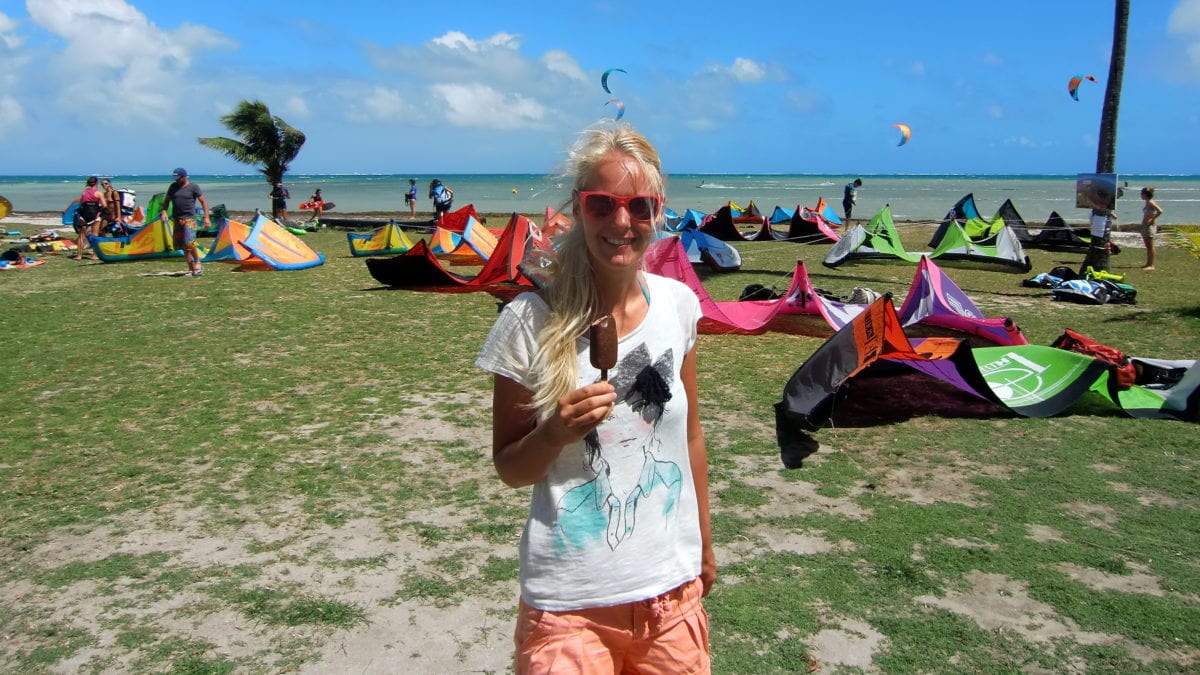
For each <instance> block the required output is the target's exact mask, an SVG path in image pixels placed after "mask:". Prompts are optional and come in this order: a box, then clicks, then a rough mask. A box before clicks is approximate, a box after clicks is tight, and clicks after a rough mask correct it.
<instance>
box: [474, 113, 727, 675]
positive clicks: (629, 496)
mask: <svg viewBox="0 0 1200 675" xmlns="http://www.w3.org/2000/svg"><path fill="white" fill-rule="evenodd" d="M569 165H570V171H569V173H570V174H572V175H574V187H575V189H574V190H573V192H572V196H571V201H570V206H571V210H572V213H573V215H574V221H575V223H577V225H575V226H574V227H573V228H572V229H570V230H569V231H568V232H566V233H565V234H563V235H562V239H563V241H562V242H561V245H560V247H559V250H558V254H557V258H556V261H555V263H554V264H553V266H552V269H551V280H550V282H549V283H548V284H547V286H546V288H544V289H543V290H541V291H539V292H537V293H524V294H522V295H520V296H518V297H517V298H516V299H515V300H514V301H513V302H512V303H510V304H509V305H508V306H506V307H505V308H504V310H503V311H502V312H501V314H500V317H499V318H498V319H497V320H496V324H495V326H493V328H492V331H491V333H490V334H489V335H488V338H487V341H486V343H485V344H484V346H483V349H482V351H481V352H480V355H479V358H478V360H477V362H476V363H477V365H478V366H480V367H481V368H483V369H484V370H487V371H488V372H491V373H492V374H493V411H492V423H493V434H492V439H493V447H492V453H493V454H492V457H493V462H494V464H495V467H496V472H497V473H498V474H499V476H500V479H501V480H503V481H504V482H505V483H506V484H508V485H509V486H512V487H523V486H527V485H532V486H533V495H532V499H531V502H530V513H529V518H528V520H527V521H526V523H525V530H524V533H523V534H522V537H521V544H520V580H521V601H520V612H519V616H518V619H517V627H516V631H515V635H514V640H515V643H516V648H517V649H516V664H515V665H516V671H517V672H518V673H529V672H548V671H550V670H551V669H553V670H554V672H577V671H583V670H587V671H588V672H590V671H591V669H593V668H594V669H596V670H597V671H599V672H605V671H607V672H622V671H639V672H640V671H645V672H689V673H694V672H695V673H700V672H708V670H709V655H708V616H707V614H706V613H705V611H704V607H703V605H702V604H701V602H700V600H701V597H703V596H704V595H705V594H707V593H708V590H709V589H710V588H711V587H712V583H713V581H714V580H715V578H716V562H715V559H714V556H713V549H712V537H711V533H710V527H709V510H708V464H707V453H706V449H705V443H704V434H703V432H702V431H701V428H700V415H699V410H698V407H697V396H696V322H697V321H698V320H699V318H700V305H699V302H698V300H697V299H696V296H695V294H693V293H692V291H691V290H689V289H688V288H687V287H686V286H685V285H683V284H681V283H679V282H677V281H674V280H670V279H666V278H663V277H659V276H656V275H652V274H648V273H646V272H644V271H643V270H642V258H643V256H644V254H645V252H646V249H647V248H648V247H649V246H650V244H651V243H652V242H653V241H654V238H655V228H656V224H657V223H659V222H660V221H661V219H662V214H663V204H664V180H663V176H662V172H661V168H660V163H659V158H658V153H657V151H656V150H655V149H654V147H653V146H652V145H651V144H650V143H649V142H648V141H647V140H646V139H645V138H644V137H643V136H642V135H641V134H639V133H637V132H636V131H634V130H633V129H632V128H631V127H629V126H627V125H618V126H609V127H604V128H596V129H591V130H588V131H586V132H584V134H583V135H582V136H581V138H580V140H579V141H578V143H577V144H576V146H575V147H574V148H573V150H572V152H571V155H570V158H569ZM604 315H611V316H612V317H613V320H614V321H615V325H616V334H617V338H618V341H617V363H616V366H615V367H613V368H612V369H611V371H610V372H609V377H608V379H607V381H605V380H602V379H601V377H600V374H601V373H600V371H598V370H597V369H596V368H595V367H593V366H592V362H591V360H590V359H589V347H590V345H589V341H588V338H587V335H588V332H589V331H588V329H589V326H590V325H591V324H592V322H593V321H594V320H596V319H597V318H599V317H601V316H604Z"/></svg>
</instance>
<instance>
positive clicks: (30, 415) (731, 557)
mask: <svg viewBox="0 0 1200 675" xmlns="http://www.w3.org/2000/svg"><path fill="white" fill-rule="evenodd" d="M902 234H903V236H904V238H905V240H906V242H905V243H906V244H907V245H909V248H912V249H913V250H922V249H921V242H923V241H925V240H927V239H928V231H927V230H926V231H919V230H914V229H911V228H904V229H902ZM307 240H308V241H309V242H310V243H312V245H313V246H314V247H315V248H316V249H317V250H320V251H322V252H324V253H325V254H326V255H327V257H328V262H327V263H326V264H325V265H324V266H322V267H319V268H316V269H313V270H308V271H302V272H291V273H283V272H278V273H235V272H233V271H232V270H231V268H230V267H227V266H223V265H216V264H214V265H209V266H207V268H206V272H205V275H204V276H203V277H202V278H199V279H191V278H172V277H162V276H142V275H145V274H152V273H155V272H162V271H166V270H177V269H182V266H183V263H182V262H181V261H178V260H170V261H154V260H151V261H142V262H131V263H122V264H112V265H105V264H100V263H91V264H88V263H83V264H81V263H75V262H72V261H68V260H65V259H59V258H52V259H51V260H50V262H49V264H47V265H44V266H42V267H40V268H37V269H33V270H29V271H25V272H8V273H4V274H0V298H2V300H3V306H4V307H5V316H6V319H5V321H4V332H5V341H4V348H5V355H6V357H7V358H6V361H7V364H8V366H9V367H7V368H4V369H0V406H2V407H3V409H4V410H5V412H6V414H5V415H3V416H0V504H3V505H4V507H3V508H0V597H4V598H5V602H6V606H7V607H8V609H9V611H6V612H4V613H2V614H0V635H5V636H8V639H6V640H4V641H0V670H6V671H19V672H43V671H49V670H52V669H55V668H56V664H63V663H70V662H71V661H70V659H72V658H75V659H79V660H80V664H81V665H80V669H82V670H83V671H85V672H97V671H102V670H105V669H106V668H107V669H110V670H111V669H114V668H115V669H120V670H129V671H132V672H161V671H164V670H165V671H169V672H183V673H224V672H233V671H238V672H241V671H246V672H263V671H272V670H280V669H283V670H287V669H296V668H300V667H302V666H304V665H306V664H307V665H309V666H313V665H315V664H316V663H317V662H318V661H319V660H320V659H321V658H322V653H323V652H322V648H323V647H324V646H326V645H330V644H337V643H338V642H341V641H348V640H350V639H352V638H353V637H354V636H356V635H357V634H358V633H359V632H360V631H366V630H369V627H370V626H371V625H372V622H373V621H374V620H375V619H377V618H379V617H380V616H384V615H385V613H388V612H401V613H409V612H413V614H401V618H398V619H397V618H396V617H394V616H392V617H391V619H392V620H394V621H397V622H398V624H393V625H399V626H400V627H401V630H403V627H402V626H403V622H404V621H405V620H406V619H405V618H403V617H404V616H409V617H411V618H410V619H407V620H412V621H419V619H420V617H421V616H422V615H425V614H437V613H438V612H455V611H456V612H460V614H456V615H455V616H459V617H461V616H464V615H463V614H461V612H463V611H464V610H469V611H468V614H471V613H474V614H478V616H479V624H478V625H475V626H462V627H461V630H459V632H457V633H456V635H455V636H454V638H453V641H451V642H450V643H448V644H449V646H448V647H442V648H441V649H447V650H449V653H450V656H451V657H452V658H454V659H457V660H458V661H457V662H458V663H460V664H467V663H468V662H471V661H470V659H471V658H472V649H470V648H466V649H464V648H462V646H461V645H462V642H461V641H463V640H471V639H474V637H473V636H476V633H474V632H472V631H480V630H486V631H490V632H486V633H485V634H486V635H487V636H488V637H487V639H488V640H490V641H492V642H491V644H493V645H496V644H498V645H500V647H499V648H498V649H497V653H503V652H505V651H506V650H507V649H508V647H507V639H508V638H507V635H508V634H509V632H508V631H509V630H510V626H511V620H512V609H513V608H514V607H515V602H516V600H515V592H516V577H517V566H516V547H517V540H518V538H519V534H520V529H521V526H522V524H523V521H524V517H525V514H526V510H527V508H528V499H529V495H528V491H525V490H522V491H513V490H509V489H507V488H505V487H504V486H503V485H502V484H500V482H499V480H498V479H496V478H495V476H494V472H493V470H492V466H491V460H490V447H489V445H490V410H489V404H490V382H489V379H488V378H487V376H485V374H483V373H482V372H480V371H478V370H476V369H475V368H474V367H473V365H472V364H473V361H474V357H475V354H476V352H477V350H478V348H479V346H480V344H481V342H482V340H483V337H484V335H485V334H486V332H487V330H488V328H489V327H490V325H491V323H492V321H493V320H494V319H495V316H496V311H497V306H498V305H497V302H498V301H497V298H495V297H493V296H492V295H489V294H488V293H435V292H423V291H409V290H389V289H381V288H379V287H378V285H377V284H376V283H375V282H374V280H373V279H371V278H370V276H369V275H368V274H367V272H366V268H365V265H364V264H363V261H362V260H361V259H356V258H351V257H350V256H349V255H348V253H347V252H346V244H345V238H344V235H343V234H342V233H340V232H320V233H315V234H312V235H309V236H308V238H307ZM739 248H740V250H741V251H742V254H743V271H741V272H737V273H732V274H722V275H712V274H706V273H703V272H702V275H703V276H704V277H705V279H704V280H705V284H706V287H707V288H708V289H709V291H710V292H711V293H712V294H713V295H714V297H716V298H717V299H721V300H725V299H734V298H736V297H737V294H738V292H739V291H740V290H741V289H742V288H743V287H745V286H746V285H748V284H751V283H763V284H766V285H768V286H770V285H773V284H774V285H776V286H778V287H780V288H783V287H786V285H787V279H786V278H785V275H786V273H788V272H790V271H791V269H792V267H793V265H794V264H795V261H796V259H801V260H804V261H805V263H806V266H807V269H808V273H809V275H810V277H811V278H812V281H813V283H814V284H815V285H817V286H819V287H821V288H826V289H829V290H831V291H834V292H836V293H841V294H848V293H849V292H850V290H851V289H852V288H853V287H854V286H866V287H869V288H872V289H874V290H877V291H891V292H893V293H894V294H896V296H897V300H899V298H900V297H902V295H903V293H904V292H905V291H906V290H907V288H908V286H909V284H910V283H911V281H912V276H913V272H914V268H913V267H910V266H905V265H900V264H894V265H893V264H869V265H853V266H847V267H843V268H841V269H839V270H836V271H835V270H828V269H826V268H824V267H822V266H821V265H820V260H821V258H822V257H823V256H824V254H825V252H826V251H827V247H825V246H814V247H806V246H798V245H791V244H783V243H760V244H755V243H748V244H740V245H739ZM1029 253H1030V255H1031V257H1032V258H1033V263H1034V272H1039V271H1046V270H1048V269H1049V268H1051V267H1053V266H1055V265H1058V264H1068V265H1071V266H1076V265H1077V264H1078V262H1079V260H1080V258H1081V256H1080V255H1079V254H1074V253H1056V252H1044V251H1037V250H1031V251H1029ZM1141 256H1142V252H1141V251H1139V250H1137V249H1127V250H1126V252H1125V253H1123V254H1121V255H1120V256H1117V257H1115V258H1114V266H1115V270H1114V271H1116V272H1125V273H1128V274H1129V278H1128V279H1127V281H1128V282H1129V283H1132V284H1133V285H1134V286H1136V287H1137V289H1138V298H1139V303H1138V304H1137V305H1135V306H1102V307H1083V306H1078V305H1064V304H1060V303H1055V302H1053V301H1051V300H1050V299H1049V297H1048V296H1047V295H1046V293H1045V292H1044V291H1038V290H1036V289H1025V288H1022V287H1020V280H1021V278H1022V276H1023V275H1020V274H1012V273H1007V272H999V271H992V270H987V269H980V268H972V267H968V266H960V267H949V266H946V267H945V269H946V270H947V272H948V273H949V274H950V276H951V277H952V278H953V279H954V280H955V281H956V282H957V283H958V284H959V285H960V286H961V287H962V288H963V289H964V290H965V291H966V292H967V293H968V294H969V295H970V296H971V297H972V298H973V299H974V300H975V302H976V303H977V304H978V305H979V306H980V308H981V309H982V310H983V311H984V312H985V313H986V314H987V315H989V316H1010V317H1012V318H1013V319H1014V320H1016V322H1017V323H1018V325H1020V326H1021V328H1022V330H1023V331H1024V332H1025V334H1026V336H1027V337H1028V338H1029V339H1030V341H1031V342H1033V343H1035V344H1049V343H1050V341H1052V340H1053V339H1054V338H1055V337H1057V336H1058V335H1059V334H1060V333H1061V332H1062V330H1063V329H1064V328H1068V327H1069V328H1072V329H1074V330H1077V331H1080V332H1082V333H1084V334H1087V335H1089V336H1091V337H1093V338H1095V339H1097V340H1100V341H1102V342H1105V343H1107V344H1110V345H1113V346H1115V347H1117V348H1119V349H1121V350H1122V351H1124V352H1126V353H1127V354H1131V355H1135V356H1142V357H1154V358H1164V359H1192V358H1197V357H1200V299H1198V298H1200V294H1198V292H1197V291H1198V289H1200V282H1198V281H1197V280H1196V277H1197V270H1198V269H1200V268H1198V267H1197V261H1195V260H1194V259H1192V258H1191V257H1189V256H1187V255H1186V254H1185V253H1183V252H1182V251H1179V250H1176V249H1170V248H1167V249H1164V250H1162V251H1161V252H1160V261H1159V264H1158V267H1159V269H1158V270H1157V271H1155V272H1153V273H1145V272H1141V271H1140V270H1138V269H1137V267H1139V266H1140V264H1141V262H1142V258H1141ZM456 271H463V272H466V273H470V272H471V271H472V270H470V269H469V268H468V269H458V270H456ZM1031 274H1032V273H1031ZM776 328H777V329H776V330H771V331H768V332H766V333H764V334H762V335H757V336H745V335H733V334H716V335H703V336H702V337H701V338H700V343H699V345H700V358H699V378H700V404H701V416H702V420H703V423H704V428H705V432H706V436H707V438H708V442H709V453H710V465H711V473H712V480H713V484H714V486H718V487H717V489H714V492H713V496H712V504H713V530H714V537H715V540H716V544H717V546H718V548H719V550H721V551H723V552H725V557H724V558H723V559H722V560H720V561H719V562H720V564H721V567H720V575H721V581H719V582H718V584H717V586H716V587H715V589H714V591H713V593H712V594H711V595H710V596H709V598H708V599H707V601H706V605H707V607H708V609H709V611H710V614H711V617H712V635H711V639H712V645H713V653H714V667H715V670H717V671H718V672H729V673H741V672H792V671H797V670H800V671H803V670H804V669H805V668H807V667H808V665H809V663H810V660H813V659H816V660H822V657H821V655H820V654H819V652H818V651H817V650H815V649H814V648H813V647H812V644H813V640H814V639H815V638H816V636H818V635H819V634H821V631H828V630H843V631H849V633H851V634H853V629H851V628H847V626H854V625H860V624H865V625H868V626H869V627H870V630H871V631H872V632H873V633H875V634H878V635H880V636H882V637H881V642H880V643H879V644H878V645H876V646H875V647H874V651H873V652H872V653H871V655H870V656H871V659H872V663H873V667H875V668H879V669H882V670H884V671H886V672H969V671H982V672H1014V671H1020V670H1043V671H1061V670H1067V669H1076V668H1086V669H1087V670H1091V671H1095V672H1114V671H1124V670H1132V669H1141V670H1146V671H1150V672H1156V671H1161V672H1171V671H1178V670H1181V669H1184V668H1185V667H1186V664H1185V660H1186V658H1188V656H1187V655H1188V654H1192V655H1194V654H1196V653H1198V652H1200V638H1197V634H1198V633H1197V631H1195V630H1194V627H1195V626H1197V625H1200V602H1198V601H1197V598H1200V566H1198V565H1197V563H1196V560H1197V559H1198V558H1200V537H1198V536H1197V534H1196V528H1195V526H1194V523H1195V519H1196V512H1197V507H1200V481H1198V480H1197V478H1196V476H1197V471H1200V450H1198V446H1200V444H1198V443H1197V442H1196V440H1195V439H1196V438H1197V427H1196V426H1195V425H1192V424H1184V423H1178V422H1168V421H1155V420H1136V419H1133V418H1129V417H1127V416H1125V415H1124V414H1123V413H1121V412H1120V411H1118V410H1115V409H1113V408H1111V407H1110V406H1108V405H1106V404H1105V403H1103V402H1101V401H1099V400H1097V399H1092V400H1085V401H1082V402H1081V403H1080V404H1078V405H1077V406H1075V407H1074V408H1072V409H1071V410H1069V411H1067V412H1066V413H1065V414H1063V415H1061V416H1059V417H1057V418H1054V419H1047V420H1033V419H1022V418H1016V417H1012V416H1011V415H1005V414H1000V413H999V412H997V413H996V414H994V415H990V416H984V417H981V418H971V417H941V416H934V415H930V414H927V413H925V412H923V411H922V408H921V403H922V402H921V401H919V400H911V397H909V396H908V395H907V392H905V391H895V392H894V393H892V394H890V396H891V398H890V399H889V401H890V403H889V404H888V407H889V409H891V410H897V411H905V412H904V414H903V415H898V416H897V418H898V419H901V420H902V421H897V422H891V423H871V422H864V423H861V424H852V425H849V426H840V427H838V428H831V429H824V430H821V431H819V432H816V433H815V434H813V437H814V439H816V440H817V441H818V442H819V443H820V444H821V450H820V452H818V453H817V454H816V455H813V456H812V457H810V458H808V459H807V460H806V461H805V464H804V466H803V468H800V469H797V470H791V471H789V470H785V469H783V468H782V465H781V464H780V462H779V459H778V452H779V450H778V447H777V446H776V440H775V435H774V411H773V409H772V404H773V403H774V402H775V401H777V400H779V398H780V396H781V393H782V389H783V385H784V383H785V382H786V380H787V378H788V377H789V376H790V375H791V374H792V372H793V371H794V370H795V369H796V368H797V367H798V366H799V365H800V364H801V363H802V362H803V361H804V359H805V358H807V357H808V355H810V354H811V353H812V352H813V351H814V350H815V349H816V348H817V347H818V346H819V345H820V344H821V343H822V341H823V340H824V338H825V337H826V336H827V335H829V334H830V331H829V329H828V328H826V327H824V326H822V325H821V324H820V323H818V322H815V321H811V320H807V319H797V320H785V321H782V322H780V323H779V324H777V325H776ZM853 396H854V390H853V389H852V390H851V397H852V400H853ZM1034 532H1050V533H1052V534H1053V536H1052V537H1050V538H1049V539H1046V538H1038V537H1035V536H1034V534H1033V533H1034ZM795 541H820V542H826V543H827V544H828V546H826V547H823V548H821V549H820V550H818V551H815V552H798V551H797V550H795V549H794V542H795ZM1081 568H1082V569H1084V570H1088V571H1089V572H1090V573H1091V574H1092V575H1093V576H1095V577H1097V578H1105V579H1109V580H1121V579H1133V578H1134V575H1145V576H1147V577H1149V578H1152V579H1153V580H1154V583H1155V585H1154V586H1153V587H1152V588H1150V589H1142V590H1141V591H1136V592H1134V591H1119V590H1100V589H1098V588H1093V587H1092V586H1089V585H1088V584H1085V583H1082V582H1081V581H1078V580H1075V579H1074V578H1072V576H1071V573H1070V571H1071V570H1077V569H1081ZM978 575H995V576H991V577H988V578H1002V579H1004V580H1005V585H1004V590H1003V593H1009V594H1014V595H1013V597H1016V596H1020V597H1026V596H1027V599H1028V602H1029V603H1032V604H1034V605H1036V606H1037V607H1043V608H1049V609H1047V610H1046V611H1047V612H1050V615H1048V616H1044V617H1041V619H1044V620H1053V621H1055V622H1059V623H1062V624H1063V625H1068V624H1069V625H1070V626H1072V627H1073V628H1072V629H1071V631H1068V634H1067V635H1065V636H1061V637H1058V638H1055V639H1051V640H1039V639H1035V638H1032V637H1030V636H1028V635H1025V634H1023V633H1022V632H1021V630H1023V629H1018V628H1014V627H1006V628H988V627H986V626H984V625H982V624H981V623H979V622H978V621H977V620H976V619H975V618H973V617H972V616H969V615H967V614H964V613H961V612H954V611H950V610H947V609H942V608H940V606H938V605H937V604H936V603H931V602H930V599H934V600H938V599H946V598H954V597H960V596H961V597H968V598H970V597H973V596H971V595H970V594H971V593H973V592H974V591H973V590H972V587H971V581H970V580H971V579H976V578H979V577H978ZM1138 578H1140V577H1138ZM999 597H1001V598H1004V597H1009V596H1005V595H1003V594H1001V595H1000V596H999ZM993 600H995V598H993ZM966 604H968V605H970V604H972V602H967V603H966ZM975 604H986V603H983V602H982V601H979V602H977V603H975ZM476 608H477V611H475V610H476ZM221 616H233V617H238V619H237V620H238V621H242V622H244V627H243V629H242V630H240V631H231V633H230V634H229V635H222V634H212V633H210V632H204V631H201V630H199V629H197V628H195V626H198V625H202V624H203V622H204V621H206V620H209V619H213V618H214V617H221ZM1030 621H1031V622H1032V621H1034V620H1033V619H1030ZM480 626H487V627H488V628H486V629H482V628H480ZM1012 626H1018V627H1019V626H1021V622H1019V621H1018V622H1016V623H1014V624H1012ZM1084 633H1087V634H1102V635H1104V636H1106V637H1105V639H1104V640H1102V641H1096V640H1087V639H1082V638H1079V635H1081V634H1084ZM860 637H861V636H860ZM241 642H245V643H246V644H240V643H241ZM396 649H398V650H399V651H398V652H397V653H399V654H403V655H404V656H405V658H407V657H408V656H409V655H412V654H419V655H420V656H418V657H414V658H412V659H411V660H410V661H409V664H408V665H409V667H410V668H412V669H414V670H421V669H422V668H421V664H422V663H423V661H422V659H423V658H434V657H436V656H439V654H437V650H438V649H439V647H437V646H436V645H433V644H417V643H410V644H407V645H404V646H400V645H397V646H396ZM1146 654H1149V655H1150V656H1149V657H1147V656H1146ZM443 656H444V655H443ZM1139 659H1140V660H1139ZM471 663H473V662H471ZM948 664H952V665H948ZM821 665H822V668H823V670H822V671H821V672H856V667H855V666H852V665H847V664H839V663H837V662H830V661H829V660H828V657H825V660H822V663H821ZM507 666H508V664H507V662H506V661H501V662H497V663H489V664H483V665H479V666H478V667H479V668H481V669H493V670H495V669H500V670H502V669H504V668H506V667H507ZM463 667H467V666H466V665H464V666H463Z"/></svg>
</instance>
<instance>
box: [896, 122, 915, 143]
mask: <svg viewBox="0 0 1200 675" xmlns="http://www.w3.org/2000/svg"><path fill="white" fill-rule="evenodd" d="M892 126H894V127H896V128H897V129H899V130H900V135H901V138H900V142H899V143H897V144H896V147H897V148H898V147H900V146H902V145H904V144H905V143H907V142H908V139H910V138H912V129H909V128H908V125H907V124H893V125H892Z"/></svg>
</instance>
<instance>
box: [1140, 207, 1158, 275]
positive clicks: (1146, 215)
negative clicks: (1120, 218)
mask: <svg viewBox="0 0 1200 675" xmlns="http://www.w3.org/2000/svg"><path fill="white" fill-rule="evenodd" d="M1142 199H1143V200H1144V201H1145V202H1146V204H1145V206H1143V207H1142V242H1143V243H1145V244H1146V264H1145V266H1143V267H1142V269H1144V270H1152V269H1154V257H1155V251H1154V232H1155V231H1156V230H1157V229H1158V227H1157V226H1155V224H1154V221H1156V220H1158V217H1159V216H1161V215H1162V213H1163V210H1162V208H1161V207H1160V206H1159V205H1158V202H1156V201H1154V188H1152V187H1144V188H1142Z"/></svg>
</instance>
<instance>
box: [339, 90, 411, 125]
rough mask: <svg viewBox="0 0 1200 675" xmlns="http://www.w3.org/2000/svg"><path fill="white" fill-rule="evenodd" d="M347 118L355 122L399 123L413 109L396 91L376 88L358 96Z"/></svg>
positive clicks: (349, 109)
mask: <svg viewBox="0 0 1200 675" xmlns="http://www.w3.org/2000/svg"><path fill="white" fill-rule="evenodd" d="M353 100H355V101H356V102H355V103H354V104H353V105H351V106H350V107H349V108H348V109H347V111H346V116H347V117H348V118H349V119H350V120H352V121H354V122H399V121H401V120H403V119H405V118H407V117H408V116H409V115H410V113H411V109H410V107H409V106H408V104H406V103H405V101H404V96H403V95H401V94H400V92H399V91H398V90H396V89H389V88H387V87H375V88H373V89H371V90H370V91H368V92H365V93H362V94H356V95H355V96H354V97H353Z"/></svg>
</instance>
